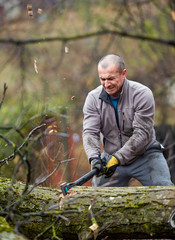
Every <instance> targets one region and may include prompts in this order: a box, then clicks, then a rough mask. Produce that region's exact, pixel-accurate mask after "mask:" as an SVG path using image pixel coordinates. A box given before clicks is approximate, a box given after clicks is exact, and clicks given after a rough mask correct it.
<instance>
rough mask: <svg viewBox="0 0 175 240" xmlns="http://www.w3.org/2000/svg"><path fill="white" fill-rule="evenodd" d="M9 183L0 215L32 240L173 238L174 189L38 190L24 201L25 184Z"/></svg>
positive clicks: (1, 191) (1, 184)
mask: <svg viewBox="0 0 175 240" xmlns="http://www.w3.org/2000/svg"><path fill="white" fill-rule="evenodd" d="M10 183H11V182H10V180H7V179H0V196H1V198H0V210H1V211H0V215H1V216H5V214H8V215H9V216H11V218H7V220H8V219H11V220H8V221H9V223H10V224H13V226H16V227H18V229H19V231H20V232H21V233H23V234H24V235H25V236H26V237H28V238H29V239H42V240H43V239H60V238H61V239H71V240H73V239H82V240H83V239H94V237H95V238H96V237H97V239H108V240H112V239H122V238H124V239H127V238H128V239H133V238H134V239H140V238H147V239H152V238H159V239H161V238H173V239H174V238H175V228H172V227H171V225H170V224H169V222H168V219H169V217H170V214H171V212H172V210H174V208H175V188H174V187H125V188H117V187H116V188H115V187H114V188H107V187H106V188H96V189H95V188H92V187H74V188H72V189H70V190H69V194H68V195H67V196H66V197H63V195H62V193H61V190H58V189H50V188H46V187H37V188H34V190H33V191H32V192H31V193H30V194H27V195H26V196H25V197H24V198H21V193H22V190H23V189H24V185H23V184H22V183H19V182H17V183H16V184H14V185H13V187H12V188H11V187H10ZM30 187H31V186H30ZM90 206H91V207H90ZM89 227H90V228H89ZM94 228H95V230H94ZM90 229H92V230H90ZM106 236H108V238H105V237H106Z"/></svg>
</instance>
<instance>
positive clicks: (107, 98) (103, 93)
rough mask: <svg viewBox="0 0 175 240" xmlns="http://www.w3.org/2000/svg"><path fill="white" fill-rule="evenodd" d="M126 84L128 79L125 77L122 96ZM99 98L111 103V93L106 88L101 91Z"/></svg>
mask: <svg viewBox="0 0 175 240" xmlns="http://www.w3.org/2000/svg"><path fill="white" fill-rule="evenodd" d="M126 85H127V79H126V78H125V79H124V82H123V86H122V91H121V93H120V97H121V96H122V95H123V94H124V91H125V88H126ZM99 99H101V100H103V101H104V102H106V103H109V104H111V101H110V98H109V95H108V93H107V92H106V91H105V90H104V88H103V89H102V91H101V93H100V95H99Z"/></svg>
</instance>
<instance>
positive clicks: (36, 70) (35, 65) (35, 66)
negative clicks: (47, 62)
mask: <svg viewBox="0 0 175 240" xmlns="http://www.w3.org/2000/svg"><path fill="white" fill-rule="evenodd" d="M34 69H35V72H36V73H38V67H37V62H36V60H34Z"/></svg>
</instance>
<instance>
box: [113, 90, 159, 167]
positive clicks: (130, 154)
mask: <svg viewBox="0 0 175 240" xmlns="http://www.w3.org/2000/svg"><path fill="white" fill-rule="evenodd" d="M133 103H134V119H133V123H132V126H133V134H132V135H131V137H130V138H129V139H128V141H127V142H126V143H125V144H124V146H123V147H122V148H121V149H119V150H118V151H117V152H115V153H114V156H116V157H117V159H119V161H120V164H121V165H128V164H130V163H132V162H133V161H134V160H135V159H137V158H138V156H140V155H142V154H143V153H144V152H145V151H146V148H147V146H148V145H149V144H150V143H151V141H152V139H153V136H154V134H155V133H154V113H155V102H154V97H153V94H152V92H151V90H150V89H148V88H147V89H146V90H144V91H141V92H140V93H137V94H136V96H134V99H133Z"/></svg>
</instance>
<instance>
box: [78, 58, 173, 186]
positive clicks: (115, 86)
mask: <svg viewBox="0 0 175 240" xmlns="http://www.w3.org/2000/svg"><path fill="white" fill-rule="evenodd" d="M126 73H127V71H126V68H125V63H124V61H123V59H122V58H121V57H119V56H117V55H112V54H111V55H107V56H105V57H103V58H102V59H101V60H100V61H99V63H98V74H99V78H100V82H101V85H100V86H98V87H97V88H96V89H94V90H92V91H91V92H90V93H89V94H88V96H87V98H86V101H85V104H84V108H83V112H84V121H83V145H84V149H85V152H86V154H87V156H88V159H89V162H90V163H91V168H92V169H94V168H96V169H97V170H98V173H99V177H97V178H96V183H95V184H96V185H97V186H101V185H105V186H116V187H123V186H128V183H129V181H130V179H131V178H135V179H137V180H139V181H140V182H141V183H142V184H143V185H144V186H155V185H163V186H168V185H173V183H172V182H171V179H170V173H169V169H168V166H167V162H166V160H165V158H164V156H163V154H162V150H161V145H160V143H159V142H157V141H156V138H155V130H154V113H155V103H154V98H153V94H152V92H151V90H150V89H149V88H148V87H146V86H144V85H142V84H140V83H137V82H134V81H130V80H128V79H127V78H126ZM100 139H102V144H103V149H104V151H103V153H102V154H101V141H100ZM104 159H105V160H106V161H107V164H106V163H104ZM105 165H106V168H105V167H104V166H105ZM101 173H104V174H103V175H102V176H100V175H101Z"/></svg>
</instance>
